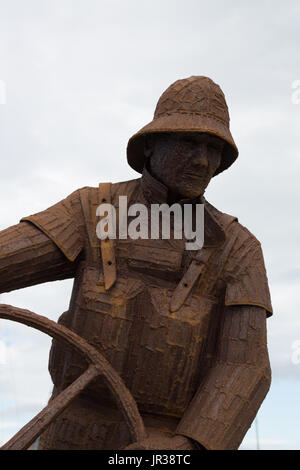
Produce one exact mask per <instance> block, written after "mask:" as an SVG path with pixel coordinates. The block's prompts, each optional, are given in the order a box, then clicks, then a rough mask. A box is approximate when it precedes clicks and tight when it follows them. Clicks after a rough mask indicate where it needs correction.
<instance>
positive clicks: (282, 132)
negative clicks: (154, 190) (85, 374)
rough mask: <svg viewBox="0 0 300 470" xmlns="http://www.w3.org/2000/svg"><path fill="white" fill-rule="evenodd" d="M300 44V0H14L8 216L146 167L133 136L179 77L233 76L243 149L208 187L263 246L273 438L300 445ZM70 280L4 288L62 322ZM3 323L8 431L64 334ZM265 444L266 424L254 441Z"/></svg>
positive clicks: (235, 130)
mask: <svg viewBox="0 0 300 470" xmlns="http://www.w3.org/2000/svg"><path fill="white" fill-rule="evenodd" d="M299 43H300V2H299V1H298V0H287V1H286V2H282V1H281V0H252V1H251V2H250V1H240V0H224V1H221V0H210V1H209V2H207V1H202V0H185V1H184V2H182V1H177V0H152V1H151V2H148V1H147V2H146V1H144V0H139V1H138V0H126V1H125V0H123V1H122V0H118V1H117V0H97V1H96V0H73V1H72V0H51V1H50V0H27V1H26V2H24V1H23V0H10V1H9V2H8V1H7V0H0V103H2V104H0V155H1V173H0V182H1V184H0V197H1V206H0V207H1V218H0V229H4V228H6V227H8V226H10V225H13V224H15V223H18V221H19V219H20V218H21V217H22V216H25V215H29V214H32V213H35V212H38V211H40V210H43V209H45V208H46V207H49V206H50V205H52V204H53V203H55V202H57V201H59V200H61V199H62V198H64V197H66V196H67V195H68V194H69V193H71V192H72V191H73V190H75V189H77V188H79V187H83V186H97V185H98V183H99V182H101V181H112V182H114V181H122V180H127V179H132V178H136V177H138V174H137V173H135V172H134V171H133V170H131V169H130V167H129V166H128V165H127V162H126V145H127V141H128V139H129V137H130V136H131V135H132V134H134V133H135V132H136V131H137V130H138V129H139V128H141V127H142V126H144V125H145V124H146V123H147V122H149V121H151V119H152V116H153V112H154V108H155V105H156V102H157V100H158V98H159V96H160V95H161V93H162V92H163V91H164V90H165V89H166V88H167V87H168V86H169V85H170V84H171V83H172V82H174V81H175V80H177V79H180V78H185V77H188V76H190V75H206V76H208V77H210V78H212V79H213V80H214V81H215V82H216V83H218V84H219V85H220V86H221V88H222V89H223V91H224V93H225V96H226V99H227V103H228V106H229V111H230V116H231V131H232V134H233V137H234V139H235V142H236V144H237V146H238V148H239V151H240V156H239V159H238V160H237V162H236V163H235V164H234V165H233V166H232V167H231V168H230V169H229V170H228V171H227V172H225V173H222V174H221V175H219V176H217V177H216V178H214V180H213V181H212V182H211V185H210V186H209V188H208V189H207V192H206V197H207V199H208V200H209V201H210V202H211V203H212V204H213V205H215V206H216V207H217V208H218V209H220V210H221V211H223V212H227V213H229V214H232V215H235V216H237V217H238V218H239V221H240V222H241V223H242V224H243V225H245V226H246V227H247V228H248V229H249V230H250V231H251V232H253V233H254V234H255V236H256V237H257V238H258V239H259V240H260V241H261V243H262V247H263V251H264V256H265V263H266V267H267V272H268V278H269V282H270V290H271V297H272V303H273V308H274V316H273V317H272V318H270V319H269V320H268V343H269V352H270V360H271V366H272V371H273V383H272V386H271V390H270V392H269V394H268V396H267V398H266V400H265V401H264V403H263V405H262V407H261V409H260V411H259V414H258V430H259V437H260V447H261V448H263V449H300V436H299V419H300V409H299V405H298V403H299V392H300V318H299V312H300V300H299V287H300V260H299V249H298V241H299V232H300V221H299V215H298V214H299V202H300V201H299V175H300V158H299V154H300V142H299V124H300V92H299V93H298V91H299V90H300V63H299V57H300V54H299ZM297 81H299V82H297ZM71 289H72V282H71V281H63V282H55V283H48V284H44V285H42V286H36V287H32V288H28V289H24V290H20V291H16V292H13V293H10V294H3V295H2V296H1V302H2V303H9V304H12V305H16V306H19V307H23V308H29V309H31V310H33V311H35V312H36V313H40V314H44V315H46V316H48V317H50V318H52V319H55V320H56V319H58V317H59V316H60V314H61V313H62V312H63V311H65V310H66V309H67V308H68V302H69V296H70V292H71ZM0 335H1V337H0V440H1V441H2V442H4V441H5V440H7V439H8V438H9V437H10V436H11V435H13V434H14V433H15V432H16V430H17V429H18V427H20V426H21V425H23V424H24V423H25V422H26V420H28V419H29V418H31V417H33V416H34V415H35V413H37V412H38V411H39V410H40V409H41V408H42V407H43V406H44V405H45V404H46V402H47V400H48V398H49V396H50V393H51V381H50V378H49V375H48V372H47V362H48V352H49V347H50V342H51V341H50V339H48V338H47V337H46V336H45V335H43V334H41V333H39V332H36V331H34V330H32V329H29V328H26V327H24V326H21V325H16V324H12V323H9V322H7V321H4V320H1V321H0ZM297 341H298V343H297ZM298 350H299V354H298V352H297V351H298ZM1 358H2V359H1ZM255 447H256V435H255V426H254V425H253V426H252V428H251V429H250V430H249V432H248V433H247V435H246V437H245V439H244V442H243V444H242V446H241V448H245V449H246V448H248V449H254V448H255Z"/></svg>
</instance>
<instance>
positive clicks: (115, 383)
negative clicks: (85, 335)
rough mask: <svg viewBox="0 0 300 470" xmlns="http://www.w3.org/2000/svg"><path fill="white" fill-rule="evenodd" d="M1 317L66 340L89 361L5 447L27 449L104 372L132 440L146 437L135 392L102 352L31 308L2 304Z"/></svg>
mask: <svg viewBox="0 0 300 470" xmlns="http://www.w3.org/2000/svg"><path fill="white" fill-rule="evenodd" d="M0 318H5V319H9V320H12V321H17V322H19V323H23V324H25V325H27V326H32V327H33V328H37V329H38V330H40V331H42V332H44V333H47V334H49V335H50V336H52V337H53V338H56V339H57V340H62V341H64V342H66V343H67V344H69V345H70V346H71V347H72V348H73V349H75V350H76V351H77V352H79V353H81V354H83V356H84V358H85V360H86V361H87V363H89V364H90V365H89V367H88V368H87V370H86V371H85V372H83V374H82V375H81V376H80V377H79V378H77V379H76V380H75V381H74V382H73V383H72V384H71V385H70V386H69V387H67V388H66V389H65V390H64V391H63V392H62V393H61V394H60V395H59V396H58V397H56V398H54V399H53V400H52V401H51V402H50V404H49V405H48V406H47V407H46V408H45V409H44V410H43V411H41V412H40V413H39V414H38V415H37V416H36V417H35V418H33V419H32V420H31V421H30V422H29V423H28V424H27V425H26V426H25V427H24V428H23V429H21V430H20V431H19V432H18V433H17V434H16V435H15V436H14V437H13V438H12V439H11V440H10V441H9V442H7V444H5V445H4V446H3V447H2V450H25V449H27V448H28V447H29V446H30V445H31V444H32V443H33V442H34V440H35V439H36V438H37V437H38V436H39V435H40V434H41V433H42V432H43V431H44V430H45V429H46V428H47V426H48V425H49V424H50V423H51V422H52V421H53V420H54V419H55V418H56V417H57V416H58V415H59V414H60V413H61V412H62V411H63V410H64V409H65V408H66V407H67V406H68V405H69V404H70V403H71V402H72V400H74V398H75V397H76V396H77V395H78V394H79V393H80V392H82V391H83V390H84V389H85V387H86V386H87V385H88V384H89V383H90V382H91V381H92V380H94V379H95V378H97V377H98V376H99V375H101V377H102V379H103V381H104V382H105V384H106V385H107V387H108V388H109V390H110V391H111V392H112V395H113V396H114V398H115V400H116V402H117V404H118V405H119V408H120V410H121V412H122V414H123V417H124V420H125V422H126V424H127V426H128V429H129V432H130V434H131V438H132V440H133V441H134V442H135V441H138V440H141V439H144V438H145V437H146V431H145V428H144V423H143V421H142V418H141V416H140V414H139V412H138V409H137V406H136V403H135V401H134V399H133V397H132V395H131V394H130V392H129V390H128V389H127V388H126V386H125V385H124V383H123V381H122V379H121V378H120V376H119V375H118V374H117V373H116V372H115V371H114V369H113V368H112V367H111V365H110V364H109V362H107V360H106V359H105V358H104V357H103V356H102V354H100V353H99V352H98V351H97V350H95V348H93V347H92V346H90V345H89V344H88V343H87V342H86V341H84V340H83V339H82V338H81V337H80V336H78V335H76V334H75V333H73V332H72V331H71V330H69V329H68V328H65V327H64V326H62V325H57V324H56V323H55V322H53V321H51V320H49V319H48V318H45V317H43V316H41V315H36V314H34V313H33V312H30V311H29V310H24V309H20V308H17V307H12V306H11V305H3V304H0Z"/></svg>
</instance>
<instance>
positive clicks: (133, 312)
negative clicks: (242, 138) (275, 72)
mask: <svg viewBox="0 0 300 470" xmlns="http://www.w3.org/2000/svg"><path fill="white" fill-rule="evenodd" d="M237 155H238V151H237V147H236V145H235V143H234V141H233V138H232V136H231V133H230V130H229V114H228V108H227V105H226V102H225V98H224V95H223V93H222V91H221V89H220V87H219V86H217V85H216V84H215V83H214V82H213V81H212V80H210V79H208V78H206V77H190V78H189V79H185V80H179V81H177V82H175V83H174V84H173V85H171V86H170V87H169V88H168V89H167V90H166V91H165V92H164V94H163V95H162V97H161V99H160V100H159V102H158V105H157V108H156V111H155V115H154V119H153V121H152V122H151V123H149V124H148V125H147V126H145V127H144V128H143V129H142V130H141V131H139V132H138V133H137V134H135V135H134V136H133V137H132V138H131V139H130V140H129V143H128V147H127V157H128V162H129V164H130V165H131V166H132V167H133V168H134V169H136V170H137V171H139V172H141V173H142V175H141V177H140V178H138V179H134V180H131V181H125V182H121V183H114V184H110V183H100V185H99V187H96V188H92V187H84V188H81V189H79V190H77V191H75V192H74V193H72V194H71V195H69V196H68V197H67V198H65V199H64V200H63V201H61V202H59V203H57V204H55V205H54V206H52V207H50V208H48V209H46V210H45V211H42V212H40V213H38V214H34V215H31V216H28V217H24V218H23V219H22V221H21V223H20V224H18V225H16V226H14V227H11V228H8V229H6V230H4V231H2V232H0V292H8V291H10V290H13V289H18V288H21V287H26V286H30V285H33V284H37V283H41V282H46V281H50V280H57V279H65V278H70V277H74V287H73V293H72V297H71V301H70V305H69V309H68V311H67V312H65V313H63V314H62V316H61V317H60V319H59V322H58V323H59V325H62V326H64V327H66V328H68V329H69V330H71V331H72V332H74V333H75V334H77V335H79V336H80V337H82V338H83V340H85V341H86V342H87V343H88V344H89V345H90V346H91V347H93V348H94V349H95V350H96V351H98V352H99V353H101V354H102V355H103V357H104V358H105V359H106V361H108V363H109V364H110V365H111V367H112V368H113V369H114V370H115V371H116V373H117V374H118V375H119V376H120V377H121V379H122V381H123V382H124V384H125V386H126V387H127V389H128V390H129V391H130V393H131V394H132V396H133V398H134V400H135V401H136V404H137V407H138V410H139V413H140V415H141V417H142V420H143V422H144V424H145V427H146V433H147V436H144V437H143V438H141V437H140V438H137V439H133V438H132V433H131V432H130V427H128V422H127V423H126V419H124V414H122V411H121V409H122V406H120V407H119V406H117V405H118V399H117V397H116V396H115V395H114V393H113V392H112V390H111V389H110V388H109V387H107V386H106V383H105V381H104V380H102V378H101V377H99V378H97V379H96V380H93V381H92V382H91V383H89V384H88V385H87V387H86V388H85V390H83V391H81V392H80V393H79V394H78V395H77V396H76V397H73V400H72V402H71V403H70V404H69V405H68V406H67V407H66V408H65V409H64V410H63V411H62V412H61V413H60V414H59V416H57V417H56V418H55V419H54V420H53V422H52V423H51V424H50V425H49V426H48V427H47V429H46V430H45V432H44V433H43V434H42V436H41V439H40V448H41V449H122V448H128V449H203V448H205V449H212V450H213V449H237V448H238V447H239V445H240V443H241V441H242V440H243V437H244V435H245V433H246V432H247V430H248V428H249V427H250V425H251V423H252V421H253V419H254V417H255V415H256V413H257V411H258V409H259V407H260V405H261V403H262V401H263V400H264V397H265V396H266V394H267V392H268V389H269V386H270V380H271V371H270V364H269V358H268V348H267V341H266V318H267V317H268V316H271V315H272V306H271V300H270V294H269V288H268V280H267V275H266V270H265V265H264V259H263V254H262V249H261V245H260V243H259V241H258V240H257V239H256V238H255V236H254V235H253V234H252V233H251V232H249V230H247V228H245V227H244V226H242V225H241V224H240V223H239V221H238V219H237V218H236V217H234V216H231V215H228V214H224V213H222V212H221V211H219V210H218V209H216V208H215V207H213V206H212V205H211V204H210V203H209V202H208V201H207V200H206V199H205V198H204V192H205V189H206V187H207V185H208V184H209V182H210V180H211V178H212V177H214V176H215V175H217V174H218V173H221V172H222V171H224V170H225V169H227V168H228V167H229V166H230V165H231V164H232V163H233V162H234V160H235V159H236V158H237ZM119 196H127V198H128V199H127V200H128V206H130V205H132V204H135V203H141V204H144V205H145V206H146V207H149V208H150V206H151V204H162V203H167V204H171V203H174V202H179V204H181V205H182V206H183V205H184V204H185V203H187V202H189V203H192V204H193V205H194V206H195V204H197V203H202V204H204V221H205V225H204V230H205V233H204V246H203V248H202V249H201V250H196V251H189V250H186V249H185V240H184V239H183V240H180V239H176V238H174V230H173V227H171V236H170V239H161V238H159V239H150V238H149V239H141V238H140V239H136V240H133V239H130V238H127V239H120V238H119V239H118V238H117V239H116V240H114V241H108V242H104V241H102V242H100V240H99V239H98V238H97V235H96V225H97V222H98V219H99V218H98V217H97V216H96V209H97V207H98V206H99V204H100V203H102V202H103V200H104V199H105V201H106V202H107V201H110V202H111V203H112V204H113V205H114V207H115V208H116V211H117V213H118V211H119ZM149 213H150V211H149ZM117 221H118V218H117ZM149 223H150V220H149ZM117 232H118V227H117ZM105 243H106V245H105ZM49 370H50V374H51V377H52V380H53V384H54V388H53V394H52V398H51V400H50V403H51V401H53V400H55V399H56V397H59V396H60V394H61V393H62V392H64V391H65V390H68V387H70V386H71V384H72V383H73V382H74V381H76V380H77V379H78V377H80V376H81V374H83V373H84V371H85V370H86V360H85V358H84V357H81V356H80V355H79V354H78V351H76V350H74V349H70V348H69V347H66V346H65V345H64V344H63V343H61V342H60V341H58V339H57V338H55V339H54V340H53V344H52V348H51V353H50V358H49ZM121 395H122V393H121ZM119 408H121V409H119ZM133 441H137V442H135V443H133Z"/></svg>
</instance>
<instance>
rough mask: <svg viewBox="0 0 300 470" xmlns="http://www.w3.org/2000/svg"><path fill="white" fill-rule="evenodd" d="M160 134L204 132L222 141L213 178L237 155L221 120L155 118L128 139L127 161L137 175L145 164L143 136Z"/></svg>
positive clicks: (184, 116)
mask: <svg viewBox="0 0 300 470" xmlns="http://www.w3.org/2000/svg"><path fill="white" fill-rule="evenodd" d="M161 132H201V133H202V132H204V133H207V134H211V135H215V136H217V137H220V138H221V139H223V140H224V141H225V146H224V149H223V152H222V160H221V164H220V166H219V168H218V169H217V170H216V172H215V174H214V176H216V175H217V174H218V173H221V172H222V171H224V170H226V169H227V168H229V167H230V165H232V163H233V162H234V161H235V160H236V158H237V157H238V154H239V152H238V149H237V147H236V145H235V143H234V140H233V138H232V135H231V133H230V130H229V129H228V127H227V125H226V124H225V123H223V122H222V121H221V120H219V119H216V118H215V117H213V116H211V115H208V114H201V115H200V114H190V113H189V114H183V113H172V114H169V115H164V116H161V117H158V118H155V119H154V120H153V121H151V122H150V123H149V124H147V125H146V126H145V127H143V128H142V129H141V130H140V131H138V132H137V133H136V134H134V135H133V136H132V137H131V138H130V139H129V141H128V145H127V161H128V163H129V165H130V166H131V168H133V169H134V170H136V171H137V172H138V173H142V172H143V168H144V165H145V162H146V157H145V155H144V136H145V135H146V134H156V133H161Z"/></svg>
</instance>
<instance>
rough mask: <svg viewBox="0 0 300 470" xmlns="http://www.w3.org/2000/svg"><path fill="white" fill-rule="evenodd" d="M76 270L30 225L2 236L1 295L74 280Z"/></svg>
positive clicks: (22, 226) (0, 252)
mask: <svg viewBox="0 0 300 470" xmlns="http://www.w3.org/2000/svg"><path fill="white" fill-rule="evenodd" d="M75 268H76V263H74V262H71V261H69V260H68V259H67V258H66V257H65V256H64V255H63V253H62V252H61V250H60V249H59V248H57V246H56V245H55V244H54V243H53V242H52V241H51V240H50V238H49V237H48V236H47V235H45V234H44V233H43V232H42V231H41V230H40V229H38V228H36V227H35V226H34V225H32V224H31V223H30V222H21V223H20V224H17V225H14V226H12V227H9V228H7V229H5V230H2V231H1V232H0V293H3V292H9V291H11V290H15V289H21V288H23V287H28V286H32V285H35V284H40V283H42V282H48V281H56V280H59V279H67V278H71V277H74V274H75Z"/></svg>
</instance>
